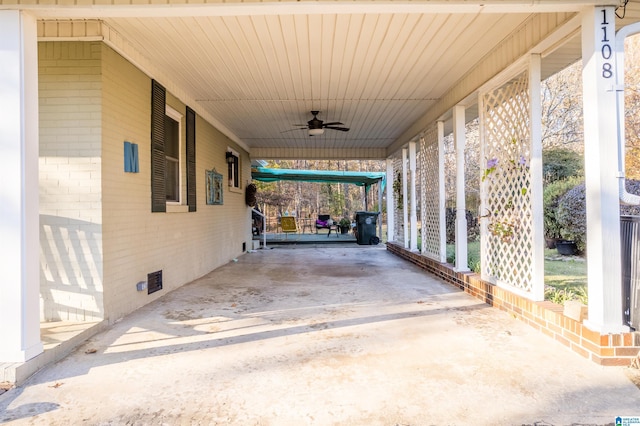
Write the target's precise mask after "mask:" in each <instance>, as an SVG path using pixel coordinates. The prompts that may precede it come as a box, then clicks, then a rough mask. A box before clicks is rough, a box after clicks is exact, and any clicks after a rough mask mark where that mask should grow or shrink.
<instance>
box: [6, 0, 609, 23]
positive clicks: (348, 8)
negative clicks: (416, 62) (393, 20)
mask: <svg viewBox="0 0 640 426" xmlns="http://www.w3.org/2000/svg"><path fill="white" fill-rule="evenodd" d="M618 4H619V0H536V1H532V0H458V1H452V0H421V1H420V0H414V1H357V2H355V1H295V0H289V1H280V2H273V1H267V2H262V3H255V2H242V1H237V0H236V1H235V2H234V1H229V2H222V1H221V0H217V1H215V2H209V3H204V4H203V3H200V4H192V3H191V4H187V3H186V1H185V0H179V1H176V0H173V1H172V0H170V1H169V3H168V4H167V3H165V4H133V3H129V4H108V5H105V4H103V3H102V2H101V1H100V0H93V1H90V2H88V3H87V4H83V5H78V4H77V1H76V0H59V1H57V2H55V5H52V4H51V2H50V1H46V0H38V1H37V3H36V4H33V2H32V1H28V0H18V2H17V3H15V4H11V5H0V9H21V10H28V11H30V12H31V13H33V14H34V15H35V16H36V17H38V18H67V19H68V18H82V19H90V18H129V17H138V18H143V17H147V18H168V17H174V18H175V17H186V16H264V15H327V14H360V13H379V14H397V13H407V14H411V13H473V14H476V13H557V12H577V11H579V10H580V9H581V8H583V7H585V6H596V5H600V6H602V5H612V6H617V5H618Z"/></svg>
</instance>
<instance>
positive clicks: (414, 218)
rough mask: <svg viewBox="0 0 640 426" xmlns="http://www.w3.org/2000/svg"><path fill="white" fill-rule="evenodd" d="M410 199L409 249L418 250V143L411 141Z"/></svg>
mask: <svg viewBox="0 0 640 426" xmlns="http://www.w3.org/2000/svg"><path fill="white" fill-rule="evenodd" d="M409 184H410V186H409V191H410V195H409V200H410V202H411V206H410V217H409V221H410V227H411V228H410V232H411V236H410V238H409V242H410V245H409V249H410V250H411V251H418V207H417V204H418V203H417V202H416V143H415V142H409Z"/></svg>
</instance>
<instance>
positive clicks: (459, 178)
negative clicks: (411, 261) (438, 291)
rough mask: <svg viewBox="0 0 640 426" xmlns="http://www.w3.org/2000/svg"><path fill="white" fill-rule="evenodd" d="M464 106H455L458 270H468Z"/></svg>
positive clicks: (454, 136) (454, 134) (456, 267)
mask: <svg viewBox="0 0 640 426" xmlns="http://www.w3.org/2000/svg"><path fill="white" fill-rule="evenodd" d="M464 111H465V108H464V106H461V105H456V106H454V107H453V140H454V143H455V147H456V265H455V270H456V271H468V270H469V266H468V263H469V262H468V261H467V205H466V200H465V173H464V166H465V165H464V146H465V144H466V135H465V128H464V127H465V119H464Z"/></svg>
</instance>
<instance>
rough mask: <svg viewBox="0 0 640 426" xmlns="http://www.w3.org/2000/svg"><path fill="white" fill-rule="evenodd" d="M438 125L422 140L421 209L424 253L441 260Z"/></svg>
mask: <svg viewBox="0 0 640 426" xmlns="http://www.w3.org/2000/svg"><path fill="white" fill-rule="evenodd" d="M439 156H440V153H439V152H438V127H437V125H436V124H435V123H434V124H433V125H432V126H429V128H428V129H427V131H426V132H425V135H424V138H423V139H422V140H421V141H420V157H419V158H420V188H421V191H420V211H421V212H422V216H421V219H422V247H421V252H422V254H424V255H426V256H428V257H431V258H433V259H436V260H440V254H441V253H440V215H441V214H444V212H441V211H440V191H439V188H440V173H439V164H438V158H439Z"/></svg>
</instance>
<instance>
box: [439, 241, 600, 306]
mask: <svg viewBox="0 0 640 426" xmlns="http://www.w3.org/2000/svg"><path fill="white" fill-rule="evenodd" d="M544 257H545V261H544V284H545V287H550V288H548V290H547V291H545V299H547V300H552V301H554V302H556V303H560V304H561V303H562V302H563V301H564V300H567V299H580V300H582V301H583V302H586V293H587V291H586V289H587V262H585V261H584V258H580V257H577V256H572V257H567V256H560V255H558V253H557V251H556V250H555V249H545V251H544ZM468 258H469V268H470V269H471V270H472V271H474V272H480V243H479V242H470V243H468ZM447 262H449V263H454V262H455V246H454V245H453V244H448V245H447Z"/></svg>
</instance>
